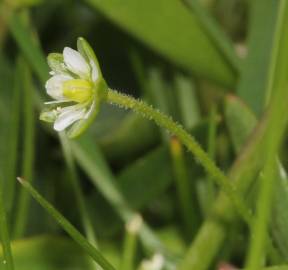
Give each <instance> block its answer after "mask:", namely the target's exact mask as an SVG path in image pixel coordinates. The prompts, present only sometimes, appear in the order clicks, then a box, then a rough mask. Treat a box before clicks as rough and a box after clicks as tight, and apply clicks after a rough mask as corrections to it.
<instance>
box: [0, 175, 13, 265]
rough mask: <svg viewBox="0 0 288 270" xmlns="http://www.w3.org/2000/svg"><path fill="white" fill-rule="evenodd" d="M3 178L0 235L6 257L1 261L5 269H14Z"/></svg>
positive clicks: (0, 185)
mask: <svg viewBox="0 0 288 270" xmlns="http://www.w3.org/2000/svg"><path fill="white" fill-rule="evenodd" d="M3 194H4V193H3V188H2V179H0V235H1V240H2V241H1V242H2V247H3V254H4V258H3V261H2V262H1V263H3V264H4V265H5V269H7V270H14V261H13V257H12V251H11V246H10V236H9V230H8V223H7V216H6V211H5V206H4V200H3Z"/></svg>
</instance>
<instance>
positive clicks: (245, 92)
mask: <svg viewBox="0 0 288 270" xmlns="http://www.w3.org/2000/svg"><path fill="white" fill-rule="evenodd" d="M250 7H251V11H250V25H249V33H248V56H247V58H246V59H245V60H244V63H243V65H242V72H241V75H240V81H239V84H238V87H237V93H238V95H239V96H240V97H241V98H242V99H243V100H244V101H245V102H246V103H247V104H248V106H249V107H250V108H251V109H252V110H253V112H255V113H256V114H257V115H260V113H261V112H263V109H264V106H265V104H266V103H267V101H268V100H267V98H268V97H269V95H270V94H271V93H269V92H267V91H268V90H267V89H266V85H267V83H268V73H269V68H270V65H271V55H272V49H273V40H274V33H275V26H276V19H277V14H278V7H279V1H276V2H275V1H274V0H253V1H250ZM263 29H265V31H263Z"/></svg>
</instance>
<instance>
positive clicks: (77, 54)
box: [40, 38, 107, 137]
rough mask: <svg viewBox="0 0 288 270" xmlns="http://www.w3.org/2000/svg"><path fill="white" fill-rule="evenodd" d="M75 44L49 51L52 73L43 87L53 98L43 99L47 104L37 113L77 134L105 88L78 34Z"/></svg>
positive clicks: (59, 128)
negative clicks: (59, 49) (73, 46)
mask: <svg viewBox="0 0 288 270" xmlns="http://www.w3.org/2000/svg"><path fill="white" fill-rule="evenodd" d="M77 48H78V51H76V50H73V49H71V48H69V47H65V48H64V50H63V54H59V53H51V54H49V56H48V64H49V66H50V68H51V69H52V71H51V72H50V75H52V77H51V78H50V79H49V80H48V81H47V82H46V85H45V87H46V91H47V94H48V95H49V96H50V97H51V98H53V99H54V100H52V101H49V102H46V103H45V104H46V105H48V108H46V109H45V110H44V111H43V112H42V113H41V115H40V119H41V120H44V121H47V122H53V123H54V129H55V130H56V131H59V132H60V131H63V130H67V129H68V135H69V137H76V136H78V135H79V134H80V133H82V132H83V131H84V130H85V129H86V128H87V127H88V126H89V124H91V122H92V121H93V119H94V117H95V115H96V114H97V112H98V110H99V106H100V103H101V101H102V99H103V98H104V97H105V93H106V90H107V86H106V83H105V81H104V79H103V77H102V74H101V70H100V69H99V64H98V61H97V58H96V56H95V54H94V52H93V50H92V49H91V47H90V45H89V44H88V43H87V42H86V41H85V40H84V39H83V38H79V39H78V41H77Z"/></svg>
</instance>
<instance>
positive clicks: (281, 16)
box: [247, 1, 288, 270]
mask: <svg viewBox="0 0 288 270" xmlns="http://www.w3.org/2000/svg"><path fill="white" fill-rule="evenodd" d="M279 4H280V5H279V11H278V21H277V30H276V33H275V37H274V42H275V43H274V47H273V54H272V59H271V63H272V64H271V67H270V71H269V83H268V88H267V91H268V92H269V93H271V95H272V100H271V103H272V105H271V107H272V108H273V110H271V112H270V115H271V116H270V117H271V119H273V121H272V124H271V126H270V127H269V129H268V131H267V137H266V138H265V140H264V143H265V145H266V150H267V151H266V160H265V167H264V171H263V181H262V184H261V187H260V193H259V199H258V202H257V213H256V221H255V224H254V237H253V238H252V239H251V246H250V251H249V254H248V261H247V268H248V269H249V270H252V269H257V268H259V267H261V266H262V264H263V258H265V255H266V250H265V247H266V246H265V245H266V239H267V228H268V224H269V217H270V212H271V204H272V196H273V190H274V188H273V187H274V186H275V184H274V180H275V168H277V165H276V156H277V154H278V150H279V147H280V143H281V141H282V138H283V135H284V131H285V127H286V125H287V122H288V117H287V114H286V115H283V110H285V109H286V108H287V104H286V100H287V99H288V94H287V93H288V91H287V90H288V80H287V73H288V51H287V46H288V31H287V27H286V26H287V23H288V3H287V1H280V3H279ZM273 104H274V106H273Z"/></svg>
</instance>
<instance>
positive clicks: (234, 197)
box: [107, 89, 252, 225]
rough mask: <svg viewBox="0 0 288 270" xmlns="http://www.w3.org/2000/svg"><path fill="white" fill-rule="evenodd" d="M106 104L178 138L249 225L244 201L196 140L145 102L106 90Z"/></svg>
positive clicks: (249, 215)
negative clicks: (150, 123)
mask: <svg viewBox="0 0 288 270" xmlns="http://www.w3.org/2000/svg"><path fill="white" fill-rule="evenodd" d="M107 102H109V103H111V104H115V105H118V106H120V107H123V108H125V109H132V110H133V111H135V112H137V113H139V114H141V115H142V116H143V117H145V118H147V119H150V120H153V121H154V122H155V123H156V124H157V125H158V126H160V127H162V128H165V129H166V130H168V131H169V132H170V133H171V134H172V135H175V136H176V137H178V139H179V140H180V141H181V142H182V143H183V144H184V145H185V146H186V147H187V148H188V150H189V151H190V152H191V153H192V154H193V155H194V156H195V159H196V160H197V161H198V162H199V163H201V165H202V166H203V167H204V168H205V170H206V171H207V173H208V174H210V175H211V176H212V178H213V179H214V180H215V181H216V183H217V184H218V185H219V186H220V187H221V188H222V189H223V190H224V192H225V193H226V194H227V196H228V197H229V198H230V199H231V201H232V202H233V204H234V206H235V208H236V209H237V211H238V213H239V214H240V215H241V216H242V218H243V219H244V220H245V221H246V222H247V223H248V224H249V225H251V223H252V215H251V212H250V211H249V210H248V208H247V206H246V205H245V203H244V201H243V200H242V198H241V197H240V195H239V194H238V191H237V190H236V189H235V187H234V186H233V185H232V183H231V181H230V180H229V179H228V177H226V176H225V174H224V173H223V172H222V171H221V170H220V169H219V168H218V167H217V166H216V165H215V163H214V162H213V161H212V160H211V159H210V158H209V156H208V155H207V154H206V152H205V151H204V150H203V149H202V148H201V147H200V145H199V144H198V143H197V142H196V140H195V139H194V138H193V137H192V136H191V135H190V134H189V133H188V132H187V131H186V130H184V128H183V127H182V126H181V125H179V124H178V123H176V122H174V121H173V120H172V119H171V117H169V116H167V115H165V114H163V113H162V112H160V111H158V110H156V109H154V108H153V107H152V106H150V105H148V104H146V103H145V102H143V101H140V100H137V99H135V98H133V97H130V96H127V95H125V94H121V93H119V92H117V91H115V90H112V89H109V90H108V95H107Z"/></svg>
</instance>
